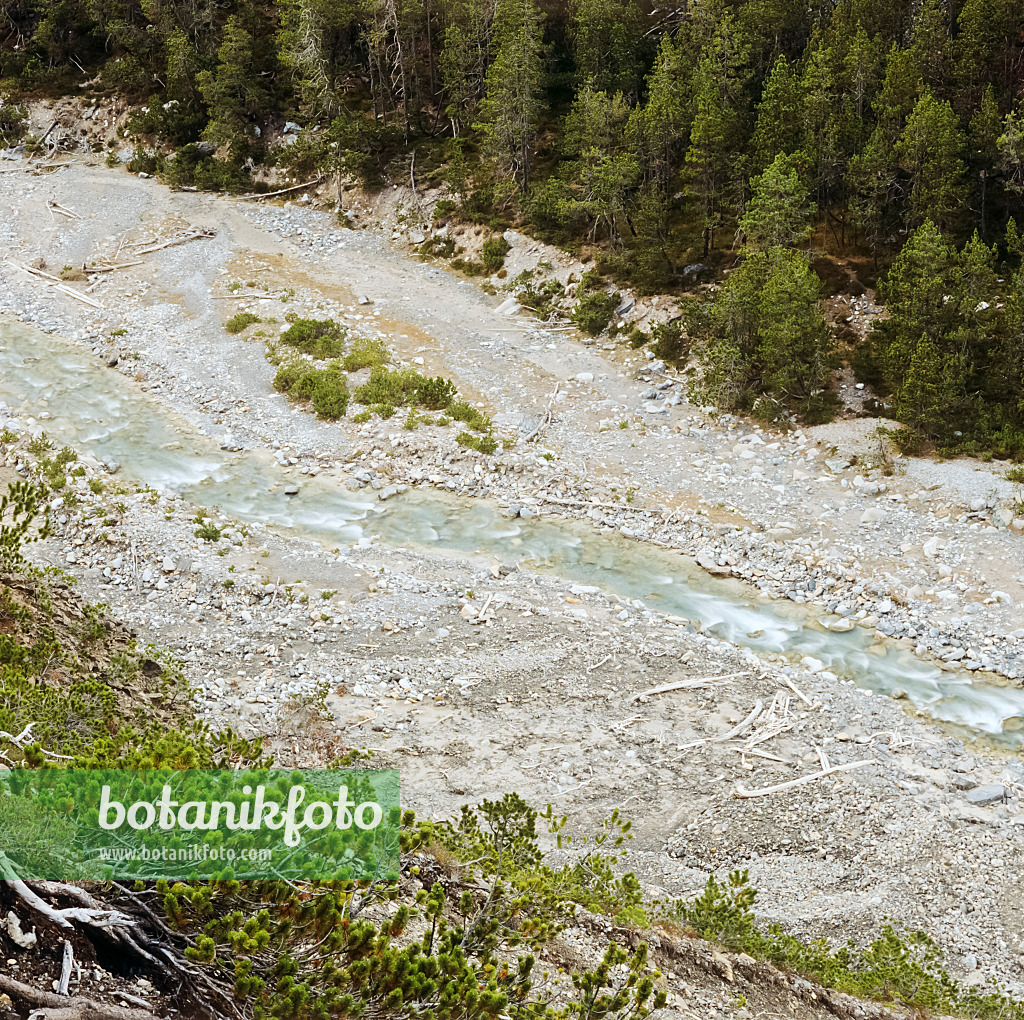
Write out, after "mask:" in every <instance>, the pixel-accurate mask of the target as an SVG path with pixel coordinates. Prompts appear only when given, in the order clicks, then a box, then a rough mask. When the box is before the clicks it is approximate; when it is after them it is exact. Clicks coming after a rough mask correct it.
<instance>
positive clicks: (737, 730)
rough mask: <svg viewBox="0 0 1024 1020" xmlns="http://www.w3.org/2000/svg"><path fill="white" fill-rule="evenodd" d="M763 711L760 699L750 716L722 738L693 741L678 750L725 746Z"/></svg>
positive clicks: (680, 746)
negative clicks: (701, 746)
mask: <svg viewBox="0 0 1024 1020" xmlns="http://www.w3.org/2000/svg"><path fill="white" fill-rule="evenodd" d="M763 711H764V702H763V701H761V699H760V698H758V700H757V701H756V702H755V703H754V707H753V709H752V710H751V712H750V715H748V716H747V717H746V719H744V720H743V721H742V722H740V723H737V724H736V725H735V726H733V728H732V729H731V730H729V732H728V733H723V734H722V735H721V736H720V737H703V738H702V739H701V740H691V741H690V743H688V744H680V745H679V746H678V747H677V748H676V750H677V751H687V750H689V749H690V748H691V747H699V746H700V745H701V744H723V743H725V741H727V740H732V738H733V737H738V736H739V735H740V734H741V733H742V732H743V731H744V730H745V729H746V728H747V727H748V726H749V725H750V724H751V723H752V722H753V721H754V720H755V719H756V718H757V717H758V716H759V715H760V714H761V713H762V712H763Z"/></svg>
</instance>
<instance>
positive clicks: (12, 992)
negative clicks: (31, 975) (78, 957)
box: [0, 974, 156, 1020]
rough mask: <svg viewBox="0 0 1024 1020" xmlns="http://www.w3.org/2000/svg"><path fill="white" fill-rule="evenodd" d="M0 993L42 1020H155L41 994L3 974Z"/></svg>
mask: <svg viewBox="0 0 1024 1020" xmlns="http://www.w3.org/2000/svg"><path fill="white" fill-rule="evenodd" d="M0 992H6V993H7V994H8V995H9V996H10V997H11V998H12V999H14V1000H15V1002H19V1003H22V1004H24V1005H26V1006H29V1007H31V1009H32V1016H33V1017H43V1018H44V1020H156V1017H155V1015H154V1014H153V1013H152V1012H151V1011H150V1010H148V1009H139V1008H137V1007H130V1006H112V1005H107V1004H105V1003H102V1002H96V1001H95V1000H94V999H87V998H85V997H83V996H79V995H73V996H70V997H69V996H67V995H57V994H56V993H55V992H41V991H39V990H38V989H36V988H32V987H31V986H30V985H26V984H22V982H20V981H15V980H14V978H11V977H7V976H6V975H4V974H0ZM115 994H116V993H115Z"/></svg>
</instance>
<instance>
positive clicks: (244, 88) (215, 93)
mask: <svg viewBox="0 0 1024 1020" xmlns="http://www.w3.org/2000/svg"><path fill="white" fill-rule="evenodd" d="M196 82H197V84H198V86H199V90H200V92H201V93H202V95H203V99H204V100H205V101H206V103H207V105H208V106H209V108H210V123H209V124H208V125H207V127H206V130H205V131H204V134H205V136H206V137H207V138H209V139H210V140H211V141H212V142H214V144H216V145H222V144H224V143H225V142H230V141H234V140H236V139H239V138H245V137H248V136H250V135H252V134H253V133H254V132H253V127H254V124H253V120H252V118H253V116H254V115H255V114H256V113H257V111H262V112H265V111H266V107H267V100H268V95H267V90H266V87H265V86H264V85H263V83H262V81H261V79H260V75H259V71H258V69H257V68H256V66H255V60H254V52H253V38H252V36H251V35H250V34H249V32H248V31H246V29H245V28H244V26H243V25H242V22H241V19H240V18H239V17H238V16H237V15H234V14H232V15H231V17H229V18H228V20H227V22H226V23H225V25H224V37H223V42H222V43H221V45H220V48H219V49H218V50H217V69H216V71H214V72H210V71H201V72H200V73H199V74H198V75H197V76H196Z"/></svg>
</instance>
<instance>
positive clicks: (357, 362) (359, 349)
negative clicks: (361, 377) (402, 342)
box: [342, 337, 391, 372]
mask: <svg viewBox="0 0 1024 1020" xmlns="http://www.w3.org/2000/svg"><path fill="white" fill-rule="evenodd" d="M390 357H391V355H390V353H389V351H388V349H387V346H386V345H385V343H384V341H383V340H371V339H369V338H368V337H357V338H356V339H355V340H353V341H352V349H351V350H350V351H349V352H348V354H346V355H345V358H344V360H343V361H342V364H343V365H344V366H345V371H346V372H358V371H359V370H360V369H361V368H373V367H376V366H378V365H386V364H387V363H388V361H389V360H390Z"/></svg>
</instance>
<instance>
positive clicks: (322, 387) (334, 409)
mask: <svg viewBox="0 0 1024 1020" xmlns="http://www.w3.org/2000/svg"><path fill="white" fill-rule="evenodd" d="M348 398H349V394H348V388H347V387H346V386H345V382H344V380H343V379H342V378H341V376H340V374H337V373H330V372H324V373H323V374H322V376H321V378H320V379H318V380H317V383H316V385H315V386H314V387H313V410H314V411H316V414H317V417H319V418H323V419H325V420H327V421H337V420H338V419H339V418H344V417H345V410H346V409H347V408H348Z"/></svg>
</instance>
